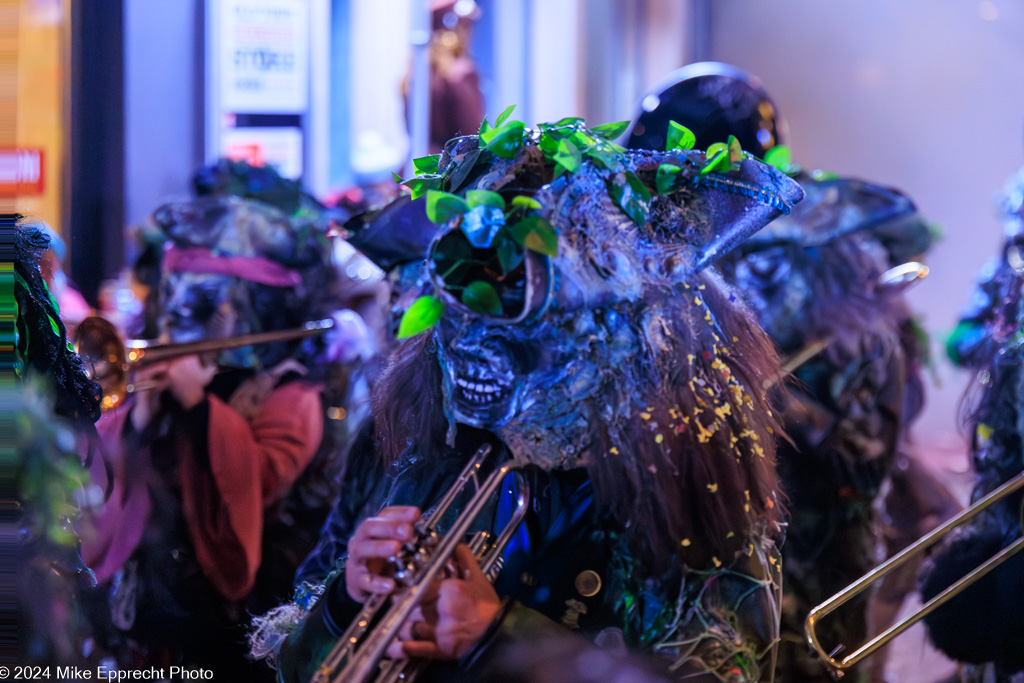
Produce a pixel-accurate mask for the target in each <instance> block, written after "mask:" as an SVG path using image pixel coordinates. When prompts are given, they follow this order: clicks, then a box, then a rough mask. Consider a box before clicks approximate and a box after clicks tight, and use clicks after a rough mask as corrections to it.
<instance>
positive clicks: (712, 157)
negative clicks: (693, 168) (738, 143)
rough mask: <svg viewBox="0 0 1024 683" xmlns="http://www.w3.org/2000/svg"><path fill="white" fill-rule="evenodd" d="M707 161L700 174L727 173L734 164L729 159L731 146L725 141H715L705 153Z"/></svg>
mask: <svg viewBox="0 0 1024 683" xmlns="http://www.w3.org/2000/svg"><path fill="white" fill-rule="evenodd" d="M705 156H706V158H707V163H706V164H704V166H703V167H702V168H701V169H700V174H701V175H702V176H703V175H707V174H708V173H711V172H715V173H725V172H726V171H728V170H729V168H730V167H731V166H732V162H731V161H729V146H728V145H726V144H725V143H724V142H715V143H713V144H712V145H711V146H710V147H708V151H707V152H706V153H705Z"/></svg>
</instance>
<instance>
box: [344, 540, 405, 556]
mask: <svg viewBox="0 0 1024 683" xmlns="http://www.w3.org/2000/svg"><path fill="white" fill-rule="evenodd" d="M401 549H402V544H401V543H400V542H398V541H376V540H372V539H368V538H361V539H358V541H357V540H356V539H353V541H352V543H350V544H349V558H351V559H355V560H356V561H357V562H366V560H369V559H371V558H381V559H385V560H386V559H387V558H389V557H393V556H394V555H396V554H397V553H398V551H399V550H401Z"/></svg>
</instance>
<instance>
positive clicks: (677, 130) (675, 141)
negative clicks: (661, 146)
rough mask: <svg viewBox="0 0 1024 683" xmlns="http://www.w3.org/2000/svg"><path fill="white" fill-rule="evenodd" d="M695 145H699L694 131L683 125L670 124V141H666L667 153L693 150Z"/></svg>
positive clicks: (673, 122) (670, 122) (672, 122)
mask: <svg viewBox="0 0 1024 683" xmlns="http://www.w3.org/2000/svg"><path fill="white" fill-rule="evenodd" d="M695 144H697V136H696V135H694V134H693V131H692V130H690V129H689V128H687V127H686V126H684V125H683V124H681V123H676V122H675V121H669V122H668V139H667V140H666V141H665V151H666V152H670V151H672V150H673V149H693V146H694V145H695Z"/></svg>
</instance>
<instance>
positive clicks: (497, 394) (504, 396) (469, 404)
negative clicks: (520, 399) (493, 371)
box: [449, 368, 516, 428]
mask: <svg viewBox="0 0 1024 683" xmlns="http://www.w3.org/2000/svg"><path fill="white" fill-rule="evenodd" d="M449 378H450V379H451V380H452V381H451V385H450V386H451V399H452V406H453V408H454V410H455V413H456V416H457V417H458V419H459V420H460V421H461V422H466V423H467V424H471V425H473V426H475V427H481V428H487V427H492V428H493V427H499V426H501V425H503V424H505V423H506V422H508V421H509V420H510V419H511V418H512V416H513V415H514V414H515V395H516V392H515V391H514V389H513V386H512V378H511V377H508V378H505V377H495V376H484V375H482V374H481V373H480V372H473V373H469V372H459V371H457V370H455V369H454V368H449Z"/></svg>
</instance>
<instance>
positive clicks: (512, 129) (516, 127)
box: [480, 121, 526, 159]
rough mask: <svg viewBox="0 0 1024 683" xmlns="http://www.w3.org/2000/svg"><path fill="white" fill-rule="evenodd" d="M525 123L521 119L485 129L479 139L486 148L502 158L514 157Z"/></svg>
mask: <svg viewBox="0 0 1024 683" xmlns="http://www.w3.org/2000/svg"><path fill="white" fill-rule="evenodd" d="M525 129H526V125H525V124H523V122H522V121H512V122H511V123H506V124H505V125H504V126H502V127H501V128H495V129H494V130H490V131H487V132H486V133H482V134H481V135H480V141H481V142H483V143H484V146H485V148H486V149H488V150H490V151H491V152H494V154H495V155H496V156H499V157H501V158H502V159H514V158H515V156H516V152H518V151H519V147H520V145H522V144H523V131H524V130H525Z"/></svg>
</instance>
